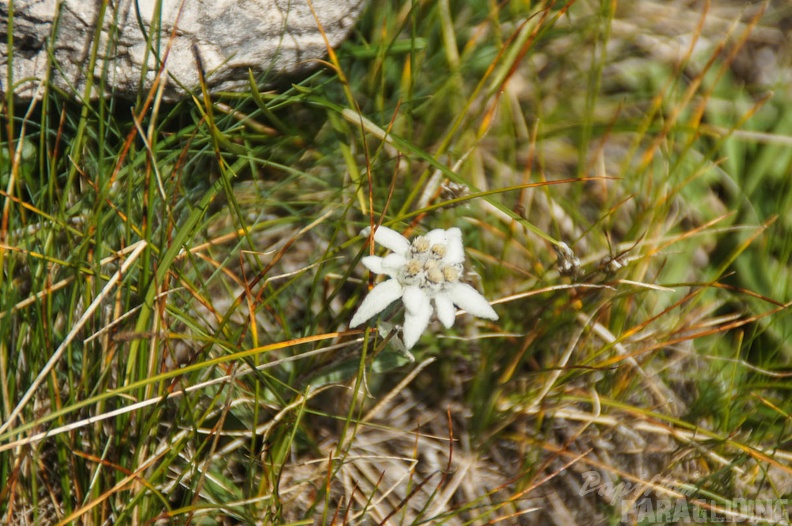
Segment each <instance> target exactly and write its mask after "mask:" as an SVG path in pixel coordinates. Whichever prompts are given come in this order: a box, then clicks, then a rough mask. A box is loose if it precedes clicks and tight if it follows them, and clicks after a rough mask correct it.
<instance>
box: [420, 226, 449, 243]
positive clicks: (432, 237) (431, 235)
mask: <svg viewBox="0 0 792 526" xmlns="http://www.w3.org/2000/svg"><path fill="white" fill-rule="evenodd" d="M424 237H426V240H427V241H429V244H430V245H437V244H438V243H439V244H441V245H445V244H446V243H447V242H448V235H447V234H446V231H445V230H443V229H442V228H435V229H434V230H431V231H429V232H428V233H427V234H426V236H424Z"/></svg>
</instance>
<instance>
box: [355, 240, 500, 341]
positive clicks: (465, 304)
mask: <svg viewBox="0 0 792 526" xmlns="http://www.w3.org/2000/svg"><path fill="white" fill-rule="evenodd" d="M370 231H371V229H370V228H366V229H364V230H363V232H361V235H363V236H367V235H368V234H369V232H370ZM374 241H376V242H377V243H379V244H380V245H382V246H383V247H385V248H387V249H390V250H391V251H392V252H393V253H392V254H388V255H387V256H385V257H378V256H367V257H364V258H363V260H362V261H363V265H365V266H366V268H367V269H369V270H370V271H371V272H373V273H375V274H387V275H388V276H390V277H391V279H389V280H387V281H383V282H382V283H380V284H378V285H377V286H376V287H374V288H373V289H372V290H371V292H370V293H369V295H368V296H366V299H365V300H363V303H362V304H361V305H360V307H359V308H358V310H357V312H356V313H355V315H354V316H353V317H352V321H351V322H350V323H349V326H350V327H357V326H358V325H360V324H361V323H363V322H365V321H366V320H368V319H370V318H372V317H374V316H376V315H377V314H379V313H380V312H382V311H383V310H385V308H386V307H387V306H388V305H390V304H391V303H393V302H394V301H396V300H398V299H401V300H402V301H403V302H404V307H405V309H406V313H405V315H404V330H403V336H404V345H405V347H406V348H407V349H408V350H409V349H411V348H412V346H413V345H415V342H417V341H418V338H420V337H421V334H423V331H424V330H425V329H426V327H427V326H428V325H429V320H430V319H431V318H432V312H433V309H432V301H434V306H435V309H436V310H437V317H438V319H439V320H440V322H441V323H442V324H443V325H444V326H445V327H446V328H447V329H449V328H451V326H453V325H454V318H455V317H456V309H455V308H454V305H456V306H458V307H460V308H462V309H465V310H466V311H467V312H469V313H470V314H473V315H474V316H478V317H479V318H487V319H489V320H497V319H498V315H497V314H496V313H495V311H494V310H493V309H492V307H491V306H490V304H489V303H488V302H487V300H486V299H485V298H484V296H482V295H481V294H479V293H478V291H477V290H476V289H474V288H473V287H471V286H470V285H468V284H466V283H462V282H461V281H459V278H460V277H461V276H462V271H463V267H462V263H463V262H464V261H465V249H464V247H463V246H462V232H461V231H460V230H459V229H458V228H449V229H448V230H443V229H440V228H439V229H437V230H432V231H431V232H429V233H428V234H426V235H425V236H418V237H416V238H415V239H413V240H412V243H410V242H409V241H408V240H407V238H405V237H404V236H402V235H401V234H399V233H398V232H396V231H395V230H391V229H390V228H388V227H384V226H381V227H378V228H377V230H376V231H375V232H374Z"/></svg>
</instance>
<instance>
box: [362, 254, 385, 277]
mask: <svg viewBox="0 0 792 526" xmlns="http://www.w3.org/2000/svg"><path fill="white" fill-rule="evenodd" d="M360 262H361V263H363V266H364V267H366V268H367V269H369V270H370V271H371V272H373V273H374V274H385V271H384V270H383V269H382V258H381V257H379V256H366V257H364V258H363V259H361V260H360Z"/></svg>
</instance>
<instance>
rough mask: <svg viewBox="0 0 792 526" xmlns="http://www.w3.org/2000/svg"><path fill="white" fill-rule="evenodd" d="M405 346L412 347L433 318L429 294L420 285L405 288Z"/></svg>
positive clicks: (403, 332) (408, 348)
mask: <svg viewBox="0 0 792 526" xmlns="http://www.w3.org/2000/svg"><path fill="white" fill-rule="evenodd" d="M403 300H404V306H405V307H406V309H407V310H406V312H405V314H404V329H403V331H402V334H403V336H404V346H405V347H406V348H407V350H410V349H412V347H413V345H415V343H416V342H417V341H418V339H419V338H420V337H421V334H423V332H424V331H425V330H426V327H427V326H428V325H429V320H430V319H431V318H432V304H431V302H430V301H429V296H427V295H426V294H425V293H424V292H423V291H422V290H421V289H419V288H418V287H407V288H406V289H405V290H404V298H403Z"/></svg>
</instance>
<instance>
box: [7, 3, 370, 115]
mask: <svg viewBox="0 0 792 526" xmlns="http://www.w3.org/2000/svg"><path fill="white" fill-rule="evenodd" d="M102 3H103V2H102V0H13V1H12V2H11V6H13V12H12V13H10V12H9V11H11V9H10V5H9V0H0V37H2V43H0V81H2V86H0V91H4V90H6V89H10V87H13V89H14V92H15V94H16V96H17V97H21V98H26V99H29V98H31V97H34V96H36V92H37V90H38V89H39V86H40V85H42V82H44V81H46V79H47V78H48V75H49V82H50V84H51V85H53V86H56V87H58V88H60V89H63V90H66V91H67V92H75V91H76V95H77V96H82V95H83V94H84V92H85V87H86V81H87V80H88V78H87V75H88V74H90V75H92V79H91V80H92V82H93V89H92V91H91V93H90V94H89V97H90V98H96V97H99V96H102V95H109V94H114V95H117V96H122V97H135V96H137V94H138V93H139V92H140V90H141V89H142V90H149V89H150V88H151V87H152V85H153V83H154V79H155V77H156V76H157V72H158V70H159V68H160V67H161V65H162V59H164V63H165V69H166V71H167V75H163V78H166V83H165V88H164V92H163V96H164V98H165V99H166V100H174V99H178V98H180V97H183V96H184V95H185V93H186V90H194V91H196V92H197V91H200V88H199V73H198V72H199V69H198V66H197V61H196V59H195V54H196V53H195V52H194V49H195V50H197V52H198V55H199V56H200V59H201V62H202V63H203V69H204V71H205V72H206V81H207V85H208V86H209V88H210V91H212V92H218V91H226V90H237V91H238V90H244V89H247V88H248V86H249V82H248V71H249V70H252V71H253V74H254V76H255V77H257V78H259V77H261V76H263V75H266V76H267V78H270V79H271V78H273V77H274V76H276V75H279V74H290V73H298V72H300V71H303V70H305V69H308V68H310V67H311V66H312V64H314V63H315V59H317V58H321V57H323V56H325V55H326V54H327V48H326V45H325V41H324V38H323V37H322V34H321V32H320V31H319V26H318V24H317V22H316V18H315V17H314V15H313V13H312V12H311V9H310V6H309V3H308V0H183V1H182V0H160V1H158V0H114V1H110V2H107V4H108V6H107V9H106V10H104V12H102V9H101V6H102ZM158 3H159V4H160V5H161V16H157V15H156V12H155V8H156V6H157V4H158ZM312 4H313V7H314V10H315V12H316V13H317V16H318V18H319V21H320V22H321V26H322V28H323V29H324V32H325V34H326V35H327V38H328V40H329V41H330V45H332V46H335V45H337V44H338V43H339V42H341V41H342V40H343V39H344V38H345V37H346V35H347V33H348V32H349V30H350V28H351V27H352V24H353V23H354V22H355V20H356V18H357V15H358V14H359V13H360V10H361V9H362V8H363V4H364V0H312ZM136 6H138V7H139V10H138V9H136ZM11 16H12V17H13V18H12V19H11V22H12V23H13V37H14V45H13V49H14V52H13V56H12V57H11V60H12V70H13V74H12V79H8V78H7V67H6V65H7V63H8V61H9V57H8V53H7V46H6V44H5V41H6V39H5V35H6V34H7V33H8V26H9V18H10V17H11ZM159 20H161V24H158V23H157V22H158V21H159ZM56 22H57V23H56ZM158 25H159V26H160V27H161V30H160V31H157V30H156V28H157V26H158ZM98 28H101V29H98ZM53 33H54V35H53ZM147 35H151V38H150V40H149V41H148V44H147ZM95 46H96V49H97V51H98V55H97V56H98V60H97V62H96V66H95V68H94V69H93V70H92V71H88V66H89V64H90V60H91V55H92V52H93V48H94V47H95ZM50 47H51V48H52V61H50V60H49V48H50ZM144 66H145V71H144ZM105 69H106V70H107V73H106V74H104V73H103V72H104V71H105ZM103 79H106V84H103V82H104V80H103Z"/></svg>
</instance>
